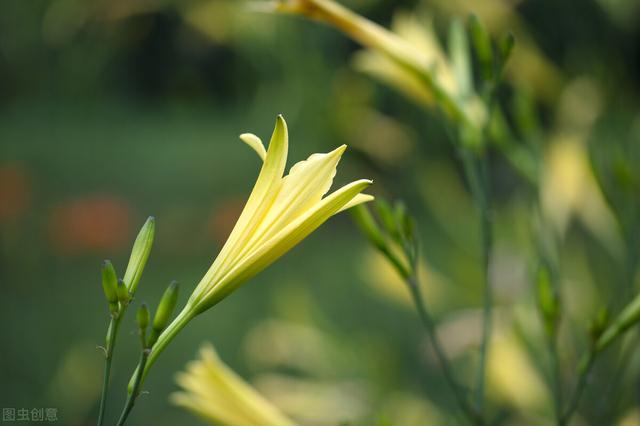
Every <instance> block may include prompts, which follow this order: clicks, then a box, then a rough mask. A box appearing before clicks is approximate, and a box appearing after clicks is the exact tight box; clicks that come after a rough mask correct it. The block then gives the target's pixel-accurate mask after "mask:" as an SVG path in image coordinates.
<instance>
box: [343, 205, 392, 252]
mask: <svg viewBox="0 0 640 426" xmlns="http://www.w3.org/2000/svg"><path fill="white" fill-rule="evenodd" d="M349 211H350V213H351V217H352V218H353V220H354V222H355V223H356V225H357V226H358V228H360V231H361V232H362V233H363V234H364V235H365V236H366V237H367V238H368V239H369V241H370V242H371V243H372V244H373V245H374V246H375V247H377V248H378V249H379V250H384V249H385V248H386V246H387V243H386V241H385V239H384V236H383V234H382V231H381V230H380V228H379V227H378V224H377V223H376V221H375V219H374V218H373V215H372V214H371V213H370V212H369V209H367V208H366V207H365V206H363V205H359V206H355V207H352V208H350V209H349Z"/></svg>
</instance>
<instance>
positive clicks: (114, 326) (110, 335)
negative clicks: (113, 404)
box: [98, 314, 122, 426]
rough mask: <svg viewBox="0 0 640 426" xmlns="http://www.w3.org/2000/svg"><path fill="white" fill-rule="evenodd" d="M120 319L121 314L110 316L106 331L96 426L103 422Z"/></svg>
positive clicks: (100, 425)
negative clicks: (115, 316)
mask: <svg viewBox="0 0 640 426" xmlns="http://www.w3.org/2000/svg"><path fill="white" fill-rule="evenodd" d="M120 318H122V314H120V315H118V317H117V318H114V317H113V316H112V317H111V321H110V322H109V328H108V329H107V337H106V345H107V347H106V348H105V362H104V376H103V378H102V395H101V396H100V409H99V414H98V426H102V424H103V422H104V414H105V411H106V408H107V394H108V390H109V381H110V377H111V361H112V360H113V349H114V347H115V345H116V336H117V335H118V328H119V327H120Z"/></svg>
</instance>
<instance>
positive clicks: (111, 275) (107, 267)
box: [102, 260, 118, 303]
mask: <svg viewBox="0 0 640 426" xmlns="http://www.w3.org/2000/svg"><path fill="white" fill-rule="evenodd" d="M117 287H118V277H117V276H116V270H115V269H114V268H113V265H112V264H111V261H109V260H105V261H104V262H103V263H102V290H103V291H104V295H105V297H106V298H107V302H109V303H118V294H117V292H116V289H117Z"/></svg>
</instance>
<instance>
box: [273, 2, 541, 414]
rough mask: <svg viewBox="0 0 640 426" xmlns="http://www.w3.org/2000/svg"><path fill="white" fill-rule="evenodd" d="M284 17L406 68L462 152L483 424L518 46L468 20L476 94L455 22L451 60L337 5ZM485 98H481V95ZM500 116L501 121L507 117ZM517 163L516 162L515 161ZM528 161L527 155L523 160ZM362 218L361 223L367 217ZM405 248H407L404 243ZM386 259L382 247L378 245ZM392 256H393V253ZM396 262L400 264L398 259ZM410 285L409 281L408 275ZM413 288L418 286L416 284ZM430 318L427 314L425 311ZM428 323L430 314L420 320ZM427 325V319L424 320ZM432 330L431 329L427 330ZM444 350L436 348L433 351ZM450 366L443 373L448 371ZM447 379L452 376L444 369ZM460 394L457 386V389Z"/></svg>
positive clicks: (311, 6) (310, 6)
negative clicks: (492, 191)
mask: <svg viewBox="0 0 640 426" xmlns="http://www.w3.org/2000/svg"><path fill="white" fill-rule="evenodd" d="M274 8H275V9H276V10H278V11H282V12H289V13H296V14H302V15H305V16H307V17H310V18H313V19H317V20H319V21H321V22H325V23H328V24H330V25H333V26H335V27H336V28H338V29H340V30H341V31H343V32H344V33H345V34H347V35H348V36H350V37H351V38H353V39H354V40H356V41H358V42H359V43H361V44H363V45H364V46H366V47H368V48H370V49H372V50H373V51H375V52H378V53H379V54H381V55H383V56H384V57H385V58H386V59H387V60H388V61H390V62H392V63H393V64H395V66H397V67H398V68H399V69H400V70H401V75H402V74H403V73H404V77H403V78H405V79H407V80H411V81H412V82H413V83H414V84H415V83H417V84H418V86H421V87H422V90H424V92H425V96H426V97H427V99H429V100H430V102H429V106H430V107H435V108H436V110H438V111H441V112H442V113H443V116H444V119H445V123H446V128H447V130H448V133H449V134H450V139H451V142H452V143H453V145H454V146H455V147H456V148H457V149H458V150H459V152H460V154H461V157H462V163H463V166H464V171H465V176H466V179H467V182H468V184H469V187H470V190H471V194H472V196H473V199H474V202H475V205H476V208H477V210H478V217H479V229H480V240H481V241H480V251H481V262H482V287H483V290H482V293H483V302H482V305H483V307H482V323H483V326H482V338H481V343H480V354H479V365H478V369H477V377H476V384H475V398H474V399H475V401H474V404H475V409H473V410H470V411H469V410H468V409H465V405H466V404H467V403H468V402H467V401H466V399H465V400H464V403H461V405H462V406H463V409H465V412H467V411H469V412H470V413H472V414H473V415H471V420H473V421H476V422H477V421H479V422H481V423H482V422H484V421H485V420H486V419H484V414H485V413H484V411H485V409H484V408H485V407H484V406H485V376H486V364H487V353H488V350H489V349H488V347H489V342H490V339H491V329H492V311H493V290H492V285H491V277H490V261H491V251H492V240H493V238H492V232H493V231H492V225H491V215H490V209H489V176H488V153H487V145H488V143H489V140H490V137H489V136H490V133H491V126H490V125H491V124H492V117H493V113H492V111H493V110H494V109H496V108H494V95H495V91H496V88H497V87H498V85H499V83H500V80H501V76H502V74H503V69H504V65H505V64H506V62H507V59H508V58H509V56H510V54H511V51H512V48H513V44H514V40H513V37H512V36H511V35H507V36H506V37H505V38H503V40H501V42H500V43H499V45H498V46H497V48H494V46H493V44H492V41H491V39H490V37H489V35H488V32H487V31H486V29H485V28H484V27H483V26H482V24H481V23H480V22H479V20H478V19H477V18H474V17H471V18H470V20H469V29H468V32H469V33H470V34H471V41H472V43H473V46H474V48H475V50H476V51H477V52H476V53H477V59H478V62H479V64H480V69H481V73H480V80H481V83H480V90H479V92H478V91H476V89H475V88H474V75H473V74H474V73H473V68H472V55H471V49H470V48H469V37H468V35H467V28H465V26H464V25H462V24H461V23H460V22H459V21H457V20H454V21H453V22H452V23H451V25H450V28H449V29H450V34H449V55H448V56H447V55H445V54H444V53H443V52H440V51H439V50H438V48H437V46H438V44H437V42H435V41H434V43H433V45H434V46H436V48H434V51H424V50H422V49H420V48H418V47H417V46H414V45H412V44H411V43H410V42H408V41H407V40H405V39H403V38H401V37H399V36H398V35H396V34H395V33H393V32H391V31H388V30H387V29H385V28H383V27H381V26H379V25H377V24H375V23H374V22H371V21H369V20H367V19H366V18H364V17H361V16H359V15H357V14H355V13H354V12H351V11H350V10H348V9H346V8H344V7H343V6H341V5H340V4H338V3H335V2H333V1H331V0H280V1H277V2H275V5H274ZM479 93H480V94H479ZM497 117H498V118H500V117H502V114H501V113H498V114H497ZM498 134H499V135H501V137H502V139H501V145H499V146H508V145H509V140H508V136H509V133H508V132H505V131H503V132H501V133H498ZM509 157H510V158H513V156H509ZM520 158H522V155H520ZM522 163H523V162H522V160H521V159H519V160H514V164H515V165H516V166H518V170H521V171H522V173H523V174H524V175H525V176H530V172H529V169H530V166H522ZM361 219H362V218H361ZM400 243H402V242H401V241H400ZM376 246H377V247H378V248H379V250H381V251H382V252H383V253H385V254H387V253H388V251H387V250H386V249H385V247H384V245H383V244H380V243H378V244H377V245H376ZM387 256H388V255H387ZM390 260H391V262H392V263H394V264H395V260H393V257H391V258H390ZM403 276H404V277H405V279H407V277H408V276H410V274H409V275H407V274H406V273H405V274H404V275H403ZM409 286H410V288H413V287H415V286H413V285H411V283H409ZM412 294H413V295H414V299H416V305H417V306H418V310H419V311H420V310H421V309H423V308H421V307H420V306H422V303H421V302H420V297H419V296H420V295H419V293H418V294H416V293H415V292H413V291H412ZM425 312H426V311H425ZM421 316H422V317H424V318H426V319H427V320H426V323H429V322H430V321H429V316H428V315H423V314H421ZM423 321H424V319H423ZM427 328H429V327H427ZM435 346H437V344H436V345H434V347H435ZM445 365H446V364H445V363H443V369H444V370H446V368H445ZM445 375H448V373H447V372H446V371H445ZM452 386H453V387H454V389H456V385H455V384H453V385H452Z"/></svg>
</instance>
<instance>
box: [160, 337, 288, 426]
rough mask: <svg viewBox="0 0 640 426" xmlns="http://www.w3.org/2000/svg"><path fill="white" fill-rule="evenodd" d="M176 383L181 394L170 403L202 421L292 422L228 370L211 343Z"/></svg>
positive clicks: (236, 424)
mask: <svg viewBox="0 0 640 426" xmlns="http://www.w3.org/2000/svg"><path fill="white" fill-rule="evenodd" d="M177 381H178V384H179V385H180V387H182V388H183V391H182V392H176V393H174V394H172V395H171V401H172V402H173V403H174V404H176V405H180V406H183V407H185V408H188V409H190V410H192V411H194V412H196V413H198V414H199V415H201V416H202V417H204V418H205V419H207V420H209V421H212V422H216V423H220V424H223V425H229V426H248V425H262V426H293V425H294V423H293V421H291V420H290V419H288V418H287V417H285V416H284V414H282V413H281V412H280V410H279V409H278V408H277V407H275V406H274V405H273V404H271V403H270V402H269V401H267V400H266V399H264V397H263V396H262V395H260V394H259V393H258V392H257V391H256V390H255V389H254V388H253V387H251V385H249V384H248V383H247V382H245V381H244V380H243V379H242V378H241V377H240V376H238V374H236V373H235V372H234V371H233V370H232V369H230V368H229V366H227V365H226V364H225V363H224V362H223V361H222V360H221V359H220V357H219V356H218V353H217V352H216V351H215V349H214V348H213V346H212V345H211V344H206V345H203V346H202V348H201V349H200V357H199V359H197V360H195V361H192V362H190V363H189V364H188V365H187V370H186V371H185V372H182V373H179V374H178V376H177Z"/></svg>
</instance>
